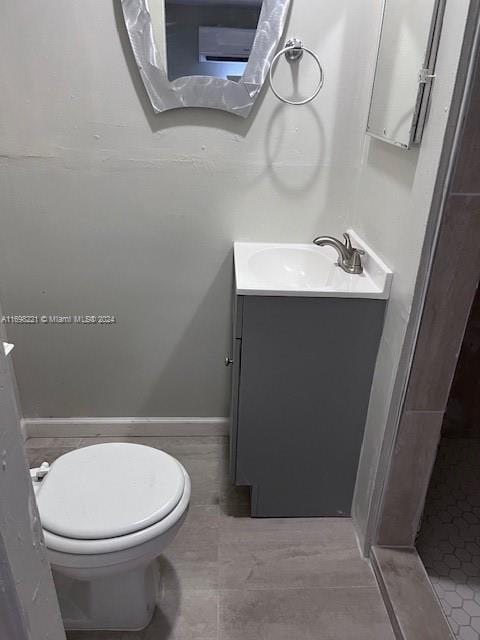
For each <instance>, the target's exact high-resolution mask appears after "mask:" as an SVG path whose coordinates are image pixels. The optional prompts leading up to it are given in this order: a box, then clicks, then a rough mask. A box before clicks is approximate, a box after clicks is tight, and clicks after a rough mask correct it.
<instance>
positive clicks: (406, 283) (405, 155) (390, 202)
mask: <svg viewBox="0 0 480 640" xmlns="http://www.w3.org/2000/svg"><path fill="white" fill-rule="evenodd" d="M468 5H469V1H468V0H458V1H457V2H455V3H449V2H447V5H446V13H445V18H444V26H443V31H442V38H441V42H440V49H439V54H438V59H437V65H436V75H437V77H436V79H435V84H434V87H433V93H432V100H431V109H430V115H429V119H428V123H427V127H426V129H425V132H424V136H423V140H422V144H421V146H420V148H419V149H416V150H410V151H404V150H403V149H399V148H397V147H393V146H390V145H387V144H384V143H382V142H380V141H377V140H374V139H368V138H367V139H366V144H365V152H364V162H363V165H362V170H361V173H360V178H359V189H358V195H357V198H356V207H355V216H354V220H353V226H354V228H355V229H356V230H357V231H358V233H359V234H360V235H361V236H362V237H363V238H365V240H366V241H367V242H368V243H369V244H371V246H373V247H375V249H376V250H377V251H378V253H379V254H380V256H381V257H382V258H384V260H385V261H386V262H387V263H388V265H389V266H390V268H391V269H392V270H393V272H394V274H395V275H394V279H393V285H392V291H391V296H390V300H389V303H388V307H387V313H386V318H385V326H384V331H383V336H382V341H381V344H380V350H379V355H378V360H377V367H376V371H375V376H374V381H373V387H372V393H371V398H370V406H369V413H368V418H367V425H366V430H365V438H364V442H363V446H362V454H361V458H360V466H359V470H358V477H357V485H356V490H355V497H354V514H353V515H354V519H355V520H356V524H357V530H358V531H359V532H361V533H362V534H363V533H365V530H366V527H367V519H368V517H369V512H370V503H371V499H372V493H373V489H374V484H375V482H376V480H377V477H376V474H377V469H378V463H379V457H380V451H381V447H382V443H383V440H384V436H385V427H386V425H387V417H388V412H389V408H390V401H391V398H392V391H393V386H394V383H395V378H396V374H397V370H398V364H399V360H400V354H401V350H402V346H403V342H404V338H405V332H406V328H407V324H408V321H409V318H410V311H411V304H412V298H413V292H414V287H415V281H416V278H417V272H418V268H419V263H420V256H421V251H422V247H423V241H424V237H425V230H426V225H427V220H428V215H429V213H430V206H431V201H432V196H433V191H434V186H435V179H436V176H437V171H438V167H439V161H440V154H441V150H442V144H443V138H444V135H445V129H446V124H447V120H448V116H449V106H450V103H451V98H452V93H453V88H454V82H455V77H456V72H457V67H458V62H459V57H460V49H461V45H462V41H463V33H464V30H465V20H466V16H467V11H468ZM379 481H380V482H381V480H379Z"/></svg>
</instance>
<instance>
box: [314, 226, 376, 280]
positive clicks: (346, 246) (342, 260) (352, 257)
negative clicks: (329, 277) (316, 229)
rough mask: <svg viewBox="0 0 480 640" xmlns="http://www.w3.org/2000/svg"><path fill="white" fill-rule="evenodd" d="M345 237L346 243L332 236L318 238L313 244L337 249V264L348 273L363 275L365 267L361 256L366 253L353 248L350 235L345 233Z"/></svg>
mask: <svg viewBox="0 0 480 640" xmlns="http://www.w3.org/2000/svg"><path fill="white" fill-rule="evenodd" d="M343 237H344V238H345V243H343V242H341V241H340V240H337V238H332V236H318V238H315V239H314V241H313V242H314V244H316V245H318V246H319V247H323V246H328V247H333V248H334V249H336V250H337V253H338V261H337V264H338V266H339V267H341V268H342V269H343V270H344V271H346V272H347V273H355V274H359V273H362V272H363V267H362V259H361V257H360V256H363V255H364V254H365V251H363V250H362V249H355V248H354V247H352V242H351V240H350V236H349V235H348V233H344V234H343Z"/></svg>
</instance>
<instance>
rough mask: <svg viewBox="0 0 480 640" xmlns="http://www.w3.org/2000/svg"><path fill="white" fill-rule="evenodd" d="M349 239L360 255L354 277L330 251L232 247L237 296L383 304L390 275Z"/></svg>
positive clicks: (309, 247)
mask: <svg viewBox="0 0 480 640" xmlns="http://www.w3.org/2000/svg"><path fill="white" fill-rule="evenodd" d="M349 234H350V237H351V239H352V244H353V246H354V247H357V248H359V249H363V250H364V251H365V255H364V256H363V257H362V263H363V268H364V271H363V273H362V274H360V275H351V274H349V273H345V271H343V270H342V269H341V268H340V267H339V266H338V265H337V257H338V256H337V252H336V251H335V250H334V249H332V248H331V247H317V246H316V245H314V244H313V243H311V244H269V243H255V242H235V243H234V256H235V279H236V287H237V294H239V295H257V296H258V295H263V296H265V295H267V296H269V295H270V296H312V297H338V298H378V299H382V300H385V299H387V298H388V297H389V294H390V285H391V280H392V272H391V271H390V269H389V268H388V267H387V266H386V265H385V264H384V263H383V262H382V261H381V260H380V258H378V256H377V255H376V254H375V253H374V252H373V251H372V250H371V249H370V247H368V246H367V245H366V244H365V242H363V241H362V240H361V239H360V238H359V237H358V236H357V234H356V233H355V232H353V231H351V230H349Z"/></svg>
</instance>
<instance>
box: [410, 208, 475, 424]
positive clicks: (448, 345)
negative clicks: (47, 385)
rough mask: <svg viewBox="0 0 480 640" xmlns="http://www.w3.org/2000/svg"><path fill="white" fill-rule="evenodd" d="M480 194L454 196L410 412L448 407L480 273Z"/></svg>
mask: <svg viewBox="0 0 480 640" xmlns="http://www.w3.org/2000/svg"><path fill="white" fill-rule="evenodd" d="M479 237H480V196H450V198H449V200H448V203H447V206H446V210H445V214H444V219H443V223H442V228H441V231H440V237H439V243H438V248H437V256H438V259H437V260H436V261H435V264H434V268H433V272H432V276H431V280H430V285H429V291H428V296H427V303H426V306H425V309H424V312H423V318H422V323H421V328H420V334H419V338H418V342H417V347H416V351H415V357H414V362H413V368H412V372H411V377H410V382H409V391H408V393H407V399H406V410H407V411H435V412H437V411H445V407H446V403H447V399H448V394H449V391H450V385H451V382H452V378H453V374H454V371H455V367H456V364H457V359H458V353H459V351H460V346H461V343H462V340H463V334H464V331H465V324H466V318H467V317H468V313H469V309H470V306H471V304H472V300H473V298H474V296H475V290H476V288H477V283H478V276H479V274H480V245H479V243H478V238H479Z"/></svg>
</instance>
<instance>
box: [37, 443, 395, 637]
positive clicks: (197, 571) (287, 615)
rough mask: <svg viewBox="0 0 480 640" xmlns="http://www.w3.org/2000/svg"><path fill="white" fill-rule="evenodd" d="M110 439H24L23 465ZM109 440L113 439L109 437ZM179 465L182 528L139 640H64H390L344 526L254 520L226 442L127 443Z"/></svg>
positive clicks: (375, 593)
mask: <svg viewBox="0 0 480 640" xmlns="http://www.w3.org/2000/svg"><path fill="white" fill-rule="evenodd" d="M108 440H109V439H107V438H104V439H92V438H86V439H84V440H80V439H74V438H72V439H52V440H47V439H30V440H28V442H27V451H28V457H29V460H30V464H31V466H33V465H35V464H39V463H41V462H42V461H43V460H47V461H49V462H52V461H53V460H54V458H56V457H57V456H59V455H60V454H62V453H64V452H66V451H68V450H70V449H72V448H76V447H80V446H86V445H88V444H94V443H95V442H99V441H102V442H104V441H108ZM113 440H120V439H119V438H115V439H113ZM123 440H129V441H136V442H140V443H142V444H148V445H151V446H154V447H159V448H161V449H164V450H165V451H167V452H169V453H171V454H172V455H174V456H175V457H176V458H178V459H179V460H180V461H181V462H182V463H183V464H184V465H185V467H186V468H187V470H188V472H189V474H190V476H191V479H192V486H193V492H192V501H191V508H190V512H189V515H188V519H187V521H186V523H185V524H184V526H183V528H182V530H181V531H180V533H179V535H178V537H177V538H176V540H175V541H174V543H173V544H172V545H171V546H170V547H168V549H167V550H166V553H165V555H164V556H162V557H161V558H160V559H159V570H160V571H161V574H162V576H163V586H162V589H161V593H159V599H158V608H157V612H156V614H155V616H154V619H153V621H152V623H151V624H150V626H149V627H147V629H144V630H143V631H141V632H139V633H121V632H116V633H114V632H70V633H68V639H69V640H140V639H141V640H295V639H298V640H313V639H315V640H393V633H392V631H391V627H390V624H389V621H388V617H387V613H386V611H385V608H384V605H383V602H382V599H381V596H380V593H379V590H378V588H377V585H376V582H375V578H374V576H373V573H372V571H371V569H370V567H369V565H368V564H367V563H366V562H365V561H364V560H363V559H362V558H361V557H360V554H359V551H358V548H357V544H356V541H355V537H354V533H353V527H352V524H351V521H350V520H348V519H268V520H254V519H251V518H249V517H246V516H247V514H248V505H247V500H248V496H247V495H246V494H245V493H244V492H242V491H236V490H234V489H233V488H232V487H231V486H230V483H229V481H228V478H227V440H226V438H218V437H215V438H213V437H211V438H205V437H192V438H186V437H183V438H170V437H163V438H129V439H123Z"/></svg>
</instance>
